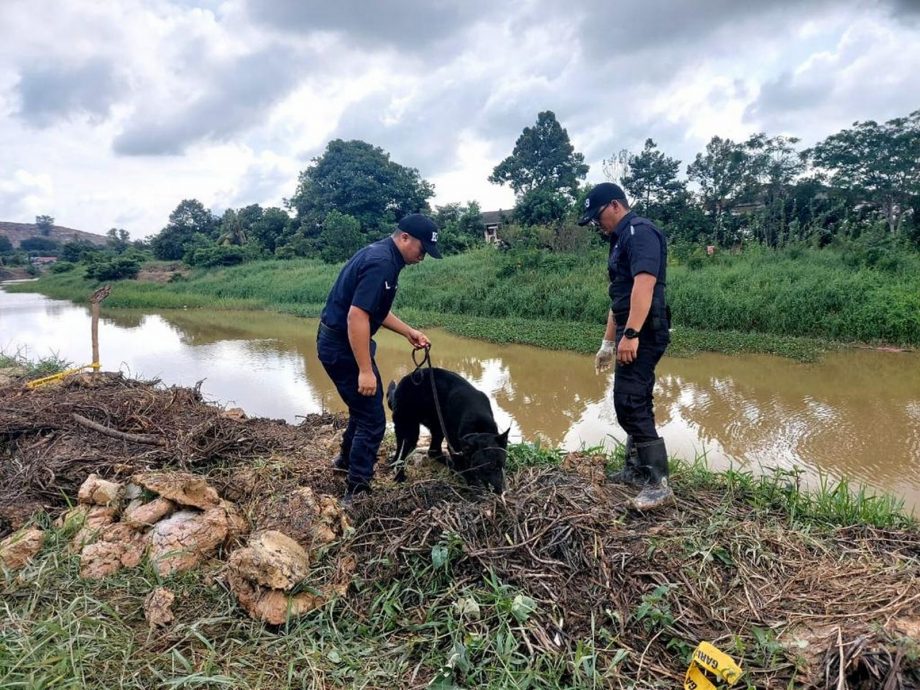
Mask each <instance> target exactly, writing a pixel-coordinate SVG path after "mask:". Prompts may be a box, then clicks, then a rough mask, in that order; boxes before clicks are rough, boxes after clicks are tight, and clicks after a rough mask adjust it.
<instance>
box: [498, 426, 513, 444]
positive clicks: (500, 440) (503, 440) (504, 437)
mask: <svg viewBox="0 0 920 690" xmlns="http://www.w3.org/2000/svg"><path fill="white" fill-rule="evenodd" d="M510 431H511V427H510V426H509V427H508V428H507V429H505V433H503V434H501V435H500V436H499V437H498V438H497V439H496V440H497V441H498V445H500V446H501V447H502V448H507V447H508V434H509V433H510Z"/></svg>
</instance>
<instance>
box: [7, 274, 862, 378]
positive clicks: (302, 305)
mask: <svg viewBox="0 0 920 690" xmlns="http://www.w3.org/2000/svg"><path fill="white" fill-rule="evenodd" d="M448 261H450V259H447V260H445V262H448ZM421 268H423V267H421V266H420V267H419V269H421ZM429 268H430V267H429ZM455 268H456V267H455ZM285 269H290V273H287V272H286V271H285ZM263 272H265V273H266V274H267V275H263V274H262V273H263ZM334 279H335V273H334V272H333V268H332V267H329V266H328V265H325V264H321V263H318V262H312V261H291V262H267V263H265V264H256V265H250V266H243V267H236V268H230V269H217V270H209V271H198V272H195V273H193V274H192V275H191V276H190V277H189V278H188V279H185V278H181V279H179V280H177V281H176V282H167V283H164V282H162V281H161V280H156V281H149V282H145V281H131V280H127V281H118V282H116V283H114V284H113V290H112V293H111V295H110V296H109V298H108V299H107V300H106V303H105V309H209V310H213V309H218V310H261V311H273V312H278V313H282V314H292V315H295V316H302V317H309V318H317V317H319V315H320V312H321V311H322V308H323V302H324V300H325V296H326V292H327V291H328V288H329V286H330V285H331V284H332V282H333V280H334ZM425 280H426V277H425V276H417V275H414V274H413V273H412V272H407V274H406V276H405V277H404V278H403V280H402V281H401V283H400V289H401V292H402V293H403V295H404V297H401V298H400V299H399V302H398V303H397V305H395V307H394V309H395V311H397V313H398V314H399V315H400V316H401V317H402V318H403V319H404V320H406V321H408V322H410V323H412V324H413V325H415V326H417V327H419V328H433V327H436V328H443V329H445V330H447V331H449V332H451V333H455V334H457V335H461V336H465V337H469V338H475V339H477V340H485V341H488V342H494V343H517V344H522V345H532V346H535V347H541V348H545V349H552V350H567V351H571V352H579V353H583V354H593V353H594V352H595V351H596V350H597V347H598V343H599V341H600V338H601V337H602V336H603V330H604V321H603V317H604V314H605V311H604V310H605V308H606V307H605V305H604V304H603V302H602V301H599V300H597V299H595V300H592V301H598V305H597V309H595V310H593V311H595V312H596V313H597V314H599V315H600V316H599V317H598V318H597V319H595V320H578V319H575V320H571V319H560V318H549V317H546V316H545V315H540V314H532V315H531V316H515V315H512V314H511V313H508V314H504V315H502V316H482V315H478V314H475V313H470V312H469V311H457V312H455V311H452V309H453V308H456V309H461V310H462V309H466V307H465V306H463V305H453V306H451V305H441V304H436V305H432V307H434V308H426V307H425V306H424V305H425V304H426V301H425V299H413V297H412V296H411V295H409V294H407V293H408V292H409V291H410V290H413V289H414V290H416V291H418V290H419V289H420V285H419V284H423V283H424V281H425ZM445 280H447V281H448V282H449V283H453V284H455V285H456V289H457V290H460V291H462V290H464V289H466V287H468V286H464V285H462V284H456V282H455V280H454V277H448V278H446V279H445ZM438 285H440V283H438ZM95 287H97V284H96V283H94V282H92V281H89V280H86V279H84V278H82V277H81V276H80V275H79V272H70V273H63V274H46V275H44V276H42V278H41V279H39V280H37V281H33V282H30V283H24V284H16V285H12V284H10V285H7V286H5V289H7V290H8V291H9V292H38V293H41V294H43V295H46V296H48V297H52V298H54V299H66V300H71V301H74V302H77V303H85V302H86V300H87V296H88V295H89V294H91V293H92V291H93V290H94V289H95ZM438 289H439V290H442V289H443V287H439V288H438ZM477 289H478V288H477ZM416 296H417V295H416ZM578 299H581V297H579V298H578ZM576 304H579V305H581V302H576ZM416 305H422V306H416ZM515 313H518V312H515ZM525 313H526V312H525ZM576 315H581V317H582V318H583V317H584V312H583V311H579V312H578V314H576ZM671 336H672V341H671V345H670V347H669V350H668V354H669V355H671V356H675V357H685V356H691V355H693V354H696V353H698V352H720V353H725V354H737V353H763V354H774V355H779V356H782V357H789V358H792V359H796V360H799V361H814V360H815V359H817V358H818V357H820V355H821V354H822V353H824V352H829V351H833V350H836V349H839V348H841V347H845V346H846V343H844V342H841V341H833V340H829V339H826V338H820V337H806V336H795V335H782V334H776V333H759V332H756V331H748V332H742V331H738V330H704V329H698V328H692V327H687V326H682V325H680V323H679V321H678V323H677V324H676V325H675V326H674V328H673V329H672V333H671ZM869 346H871V347H874V346H875V345H869Z"/></svg>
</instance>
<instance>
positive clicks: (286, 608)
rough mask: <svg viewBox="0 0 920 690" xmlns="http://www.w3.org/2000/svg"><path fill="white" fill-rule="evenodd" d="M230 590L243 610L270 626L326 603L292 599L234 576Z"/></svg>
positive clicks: (305, 595)
mask: <svg viewBox="0 0 920 690" xmlns="http://www.w3.org/2000/svg"><path fill="white" fill-rule="evenodd" d="M228 579H229V582H230V588H231V590H233V593H234V594H236V597H237V599H238V600H239V602H240V606H242V607H243V609H244V610H245V611H246V613H248V614H249V615H250V616H251V617H252V618H254V619H255V620H258V621H262V622H263V623H268V624H270V625H282V624H283V623H286V622H287V620H288V619H289V618H294V617H297V616H301V615H303V614H305V613H308V612H309V611H313V610H314V609H317V608H319V607H320V606H322V605H323V604H325V603H326V601H327V599H326V596H325V595H320V594H310V593H309V592H302V593H300V594H294V595H289V594H288V593H287V592H284V591H282V590H280V589H264V588H262V587H259V586H258V585H257V584H254V583H252V582H250V581H249V580H245V579H243V578H240V577H237V576H235V575H233V573H231V574H230V576H229V578H228Z"/></svg>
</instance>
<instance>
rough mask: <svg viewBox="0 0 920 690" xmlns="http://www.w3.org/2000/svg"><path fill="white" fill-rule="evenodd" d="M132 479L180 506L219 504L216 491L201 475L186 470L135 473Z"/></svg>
mask: <svg viewBox="0 0 920 690" xmlns="http://www.w3.org/2000/svg"><path fill="white" fill-rule="evenodd" d="M134 481H135V483H137V484H140V485H141V486H142V487H144V488H145V489H147V490H148V491H152V492H154V493H156V494H159V495H160V496H162V497H163V498H168V499H169V500H170V501H173V502H174V503H176V504H178V505H180V506H187V507H191V508H198V509H199V510H208V509H209V508H215V507H217V506H218V505H220V496H218V495H217V491H215V490H214V488H213V487H212V486H210V485H209V484H208V483H207V482H206V481H205V480H204V479H203V478H202V477H198V476H195V475H194V474H189V473H188V472H145V473H143V474H138V475H136V476H135V477H134Z"/></svg>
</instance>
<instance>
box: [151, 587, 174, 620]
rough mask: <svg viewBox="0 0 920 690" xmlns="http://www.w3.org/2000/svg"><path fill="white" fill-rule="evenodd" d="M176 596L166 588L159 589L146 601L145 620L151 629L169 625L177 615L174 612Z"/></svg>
mask: <svg viewBox="0 0 920 690" xmlns="http://www.w3.org/2000/svg"><path fill="white" fill-rule="evenodd" d="M175 600H176V595H175V594H173V593H172V592H170V591H169V590H168V589H166V588H165V587H157V588H156V589H155V590H153V591H152V592H151V593H150V594H148V595H147V598H146V599H144V618H146V619H147V623H148V624H149V625H150V627H151V628H156V627H158V626H164V625H169V624H170V623H172V622H173V619H174V618H175V615H174V614H173V612H172V605H173V602H174V601H175Z"/></svg>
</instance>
